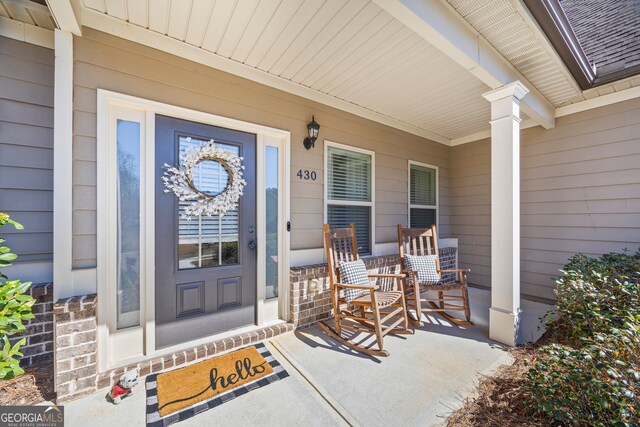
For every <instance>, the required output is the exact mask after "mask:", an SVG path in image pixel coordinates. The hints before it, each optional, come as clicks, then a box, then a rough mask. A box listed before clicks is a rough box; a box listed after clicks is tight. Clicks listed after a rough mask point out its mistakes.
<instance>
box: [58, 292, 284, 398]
mask: <svg viewBox="0 0 640 427" xmlns="http://www.w3.org/2000/svg"><path fill="white" fill-rule="evenodd" d="M95 307H96V295H95V294H93V295H86V296H82V297H73V298H68V299H64V300H60V301H58V302H56V304H55V305H54V314H55V331H56V351H55V353H56V366H55V376H56V394H57V403H64V402H68V401H71V400H75V399H78V398H80V397H83V396H86V395H89V394H92V393H94V392H96V391H97V390H98V389H101V388H105V387H111V386H112V385H113V384H114V383H115V382H116V381H118V379H119V378H120V375H122V374H123V373H124V372H126V371H129V370H132V369H135V368H137V369H138V370H139V372H140V377H141V378H143V377H146V376H147V375H149V374H151V373H157V372H160V371H163V370H167V369H171V368H176V367H179V366H182V365H187V364H189V363H192V362H196V361H200V360H204V359H207V358H210V357H212V356H214V355H216V354H218V353H221V352H224V351H227V350H231V349H234V348H237V347H242V346H244V345H248V344H251V343H255V342H258V341H262V340H265V339H267V338H271V337H274V336H276V335H279V334H282V333H285V332H288V331H292V330H293V325H292V324H291V323H284V322H283V323H281V324H277V325H273V326H269V327H265V328H261V329H258V330H256V331H253V332H250V333H245V334H241V335H237V336H232V337H229V338H225V339H220V340H217V341H213V342H211V343H207V344H203V345H199V346H197V347H191V348H189V349H186V350H182V351H178V352H175V353H171V354H166V355H163V356H160V357H155V358H153V359H149V360H145V361H143V362H139V363H135V364H131V365H127V366H123V367H120V368H117V369H111V370H108V371H106V372H100V373H98V370H97V364H96V360H97V343H96V316H95Z"/></svg>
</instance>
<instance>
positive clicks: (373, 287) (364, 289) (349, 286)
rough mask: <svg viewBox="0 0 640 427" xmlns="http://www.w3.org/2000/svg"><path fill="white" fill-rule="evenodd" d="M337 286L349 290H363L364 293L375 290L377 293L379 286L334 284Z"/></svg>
mask: <svg viewBox="0 0 640 427" xmlns="http://www.w3.org/2000/svg"><path fill="white" fill-rule="evenodd" d="M334 285H335V286H337V287H339V288H348V289H362V290H363V291H368V290H374V291H377V290H378V288H379V286H378V285H351V284H349V283H334Z"/></svg>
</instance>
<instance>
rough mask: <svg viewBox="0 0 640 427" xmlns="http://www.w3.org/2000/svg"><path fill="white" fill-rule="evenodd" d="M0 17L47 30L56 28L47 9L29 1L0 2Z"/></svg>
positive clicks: (3, 0)
mask: <svg viewBox="0 0 640 427" xmlns="http://www.w3.org/2000/svg"><path fill="white" fill-rule="evenodd" d="M0 16H4V17H5V18H9V19H13V20H14V21H19V22H24V23H26V24H30V25H34V26H36V27H42V28H46V29H47V30H53V29H55V27H56V23H55V21H54V20H53V18H52V17H51V13H50V12H49V8H48V7H47V6H44V5H41V4H38V3H35V2H31V1H24V0H22V1H20V0H0Z"/></svg>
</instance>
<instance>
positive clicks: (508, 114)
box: [482, 81, 529, 346]
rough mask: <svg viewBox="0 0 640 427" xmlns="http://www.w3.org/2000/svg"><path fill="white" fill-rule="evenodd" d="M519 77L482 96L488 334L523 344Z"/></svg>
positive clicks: (523, 89)
mask: <svg viewBox="0 0 640 427" xmlns="http://www.w3.org/2000/svg"><path fill="white" fill-rule="evenodd" d="M528 92H529V90H528V89H527V88H526V87H525V86H524V85H523V84H522V83H520V82H519V81H515V82H513V83H510V84H508V85H505V86H502V87H500V88H498V89H494V90H492V91H490V92H487V93H485V94H483V95H482V96H483V97H484V98H485V99H486V100H487V101H489V102H491V309H490V311H489V337H490V338H491V339H493V340H495V341H498V342H501V343H503V344H507V345H511V346H513V345H516V344H517V343H518V335H519V334H518V332H519V327H520V100H521V99H522V98H523V97H524V96H525V95H526V94H527V93H528Z"/></svg>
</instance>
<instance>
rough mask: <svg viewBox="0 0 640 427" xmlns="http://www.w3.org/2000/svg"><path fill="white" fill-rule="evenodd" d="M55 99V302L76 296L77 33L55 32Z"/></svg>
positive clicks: (57, 30)
mask: <svg viewBox="0 0 640 427" xmlns="http://www.w3.org/2000/svg"><path fill="white" fill-rule="evenodd" d="M54 37H55V69H54V84H55V85H54V89H53V92H54V99H53V148H54V149H53V283H54V286H53V302H56V301H57V300H58V299H59V298H66V297H70V296H74V295H76V294H75V293H74V289H73V273H72V258H73V247H72V237H73V234H72V226H73V222H72V216H73V204H72V201H71V195H72V192H73V176H72V167H73V34H71V33H70V32H68V31H63V30H59V29H57V28H56V30H55V36H54Z"/></svg>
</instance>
